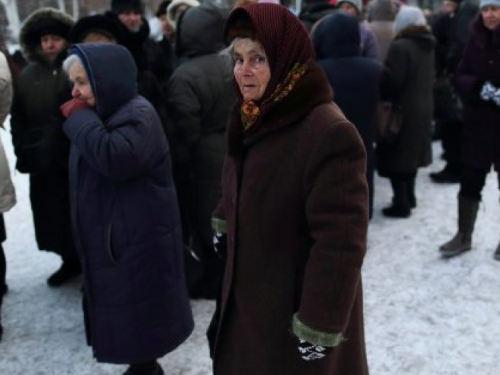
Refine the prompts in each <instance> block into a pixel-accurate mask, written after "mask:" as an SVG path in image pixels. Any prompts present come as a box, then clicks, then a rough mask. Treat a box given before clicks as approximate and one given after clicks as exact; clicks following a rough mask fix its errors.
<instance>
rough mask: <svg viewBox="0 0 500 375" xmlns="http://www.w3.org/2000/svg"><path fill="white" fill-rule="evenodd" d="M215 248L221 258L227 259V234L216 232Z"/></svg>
mask: <svg viewBox="0 0 500 375" xmlns="http://www.w3.org/2000/svg"><path fill="white" fill-rule="evenodd" d="M213 242H214V250H215V253H216V254H217V255H218V257H219V258H220V259H223V260H225V259H226V256H227V234H226V233H215V234H214V237H213Z"/></svg>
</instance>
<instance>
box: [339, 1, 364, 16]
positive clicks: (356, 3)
mask: <svg viewBox="0 0 500 375" xmlns="http://www.w3.org/2000/svg"><path fill="white" fill-rule="evenodd" d="M342 3H348V4H351V5H352V6H353V7H355V8H356V9H357V10H358V13H359V14H361V13H362V12H363V2H362V1H361V0H340V1H337V7H340V5H341V4H342Z"/></svg>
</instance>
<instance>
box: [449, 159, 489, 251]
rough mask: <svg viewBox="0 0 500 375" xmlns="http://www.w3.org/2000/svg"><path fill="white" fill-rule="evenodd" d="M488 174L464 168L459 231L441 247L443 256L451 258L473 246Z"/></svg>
mask: <svg viewBox="0 0 500 375" xmlns="http://www.w3.org/2000/svg"><path fill="white" fill-rule="evenodd" d="M487 174H488V171H484V170H479V169H475V168H470V167H464V168H463V169H462V174H461V179H460V191H459V194H458V231H457V233H456V234H455V236H454V237H453V238H452V239H451V240H450V241H448V242H446V243H444V244H443V245H441V246H440V247H439V251H440V253H441V255H442V256H443V257H446V258H450V257H453V256H456V255H459V254H462V253H464V252H465V251H468V250H470V249H471V248H472V233H473V231H474V225H475V223H476V217H477V211H478V209H479V202H480V201H481V191H482V190H483V187H484V184H485V182H486V176H487Z"/></svg>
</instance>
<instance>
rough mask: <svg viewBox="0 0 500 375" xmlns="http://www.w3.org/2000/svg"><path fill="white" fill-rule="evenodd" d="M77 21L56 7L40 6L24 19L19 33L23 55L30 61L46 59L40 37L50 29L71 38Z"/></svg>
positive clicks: (51, 31)
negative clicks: (70, 35) (72, 29)
mask: <svg viewBox="0 0 500 375" xmlns="http://www.w3.org/2000/svg"><path fill="white" fill-rule="evenodd" d="M74 23H75V21H74V20H73V18H72V17H71V16H70V15H68V14H66V13H64V12H61V11H59V10H57V9H55V8H40V9H38V10H36V11H35V12H33V13H31V14H30V16H29V17H28V18H27V19H26V20H25V21H24V23H23V26H22V27H21V31H20V33H19V43H20V45H21V50H22V52H23V55H24V56H25V57H26V59H27V60H29V61H37V60H44V59H43V56H42V51H41V47H40V38H41V37H42V36H43V35H45V34H47V31H49V30H50V33H51V34H57V35H60V36H62V37H63V38H65V39H66V40H69V33H70V31H71V28H72V27H73V25H74Z"/></svg>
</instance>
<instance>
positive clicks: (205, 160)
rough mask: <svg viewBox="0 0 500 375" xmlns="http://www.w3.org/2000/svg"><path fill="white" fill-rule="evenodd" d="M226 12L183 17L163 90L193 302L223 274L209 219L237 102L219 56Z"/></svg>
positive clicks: (199, 10)
mask: <svg viewBox="0 0 500 375" xmlns="http://www.w3.org/2000/svg"><path fill="white" fill-rule="evenodd" d="M227 14H228V11H227V9H222V8H219V7H217V6H216V5H214V4H202V5H200V6H199V7H192V8H189V9H188V10H186V11H185V12H184V13H183V15H182V16H181V18H180V20H179V21H178V24H177V44H176V47H177V50H178V51H179V52H180V54H179V57H180V60H181V61H183V63H182V64H181V65H180V66H179V67H178V68H177V69H176V71H175V72H174V74H173V75H172V77H171V78H170V81H169V84H168V91H167V98H168V99H167V109H168V114H169V122H170V124H171V125H172V129H173V132H174V133H173V134H174V136H173V137H172V139H171V141H172V149H173V151H174V153H175V170H176V183H177V186H178V190H179V196H180V203H181V212H182V214H183V218H184V220H183V223H184V238H185V242H186V247H188V248H189V249H192V252H191V254H192V255H193V256H190V257H187V260H186V274H187V282H188V288H189V292H190V295H191V297H192V298H209V299H214V298H215V297H216V294H217V291H218V288H219V281H220V279H221V277H222V272H223V264H222V262H221V260H220V259H219V257H218V256H217V255H216V254H215V253H214V251H213V243H212V227H211V217H212V211H213V210H214V209H215V206H216V204H217V202H218V201H219V199H220V197H221V190H222V189H221V176H222V165H223V161H224V155H225V151H226V147H225V142H224V140H225V132H226V123H227V120H228V118H229V113H230V110H231V108H232V106H233V105H234V104H235V103H236V91H235V90H234V87H233V84H232V80H231V62H230V60H228V59H224V57H223V56H220V55H219V54H218V51H219V50H220V47H221V46H222V44H223V37H222V35H223V27H224V22H225V20H226V18H227Z"/></svg>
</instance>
